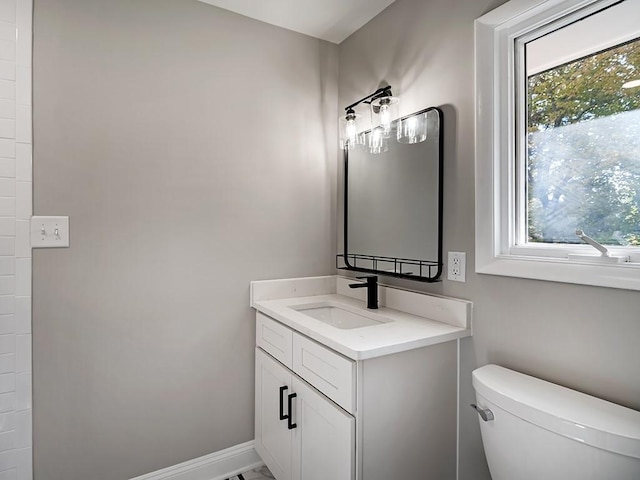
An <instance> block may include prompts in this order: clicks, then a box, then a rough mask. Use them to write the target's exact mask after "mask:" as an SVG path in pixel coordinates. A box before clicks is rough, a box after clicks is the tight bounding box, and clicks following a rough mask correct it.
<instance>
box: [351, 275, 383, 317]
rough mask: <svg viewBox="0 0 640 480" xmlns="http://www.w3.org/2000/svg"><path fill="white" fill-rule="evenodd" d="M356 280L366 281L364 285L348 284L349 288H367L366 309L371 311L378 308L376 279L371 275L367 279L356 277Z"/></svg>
mask: <svg viewBox="0 0 640 480" xmlns="http://www.w3.org/2000/svg"><path fill="white" fill-rule="evenodd" d="M356 278H358V279H365V278H366V279H367V282H366V283H350V284H349V288H364V287H367V308H370V309H372V310H374V309H377V308H378V277H376V276H375V275H371V276H368V277H356Z"/></svg>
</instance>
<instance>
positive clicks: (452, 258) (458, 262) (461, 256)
mask: <svg viewBox="0 0 640 480" xmlns="http://www.w3.org/2000/svg"><path fill="white" fill-rule="evenodd" d="M466 264H467V254H466V253H464V252H449V262H448V263H447V278H448V279H449V280H453V281H454V282H465V281H466V274H467V268H466Z"/></svg>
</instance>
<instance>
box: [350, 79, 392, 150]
mask: <svg viewBox="0 0 640 480" xmlns="http://www.w3.org/2000/svg"><path fill="white" fill-rule="evenodd" d="M361 103H366V104H369V105H371V117H372V129H371V134H370V135H369V149H370V151H371V153H382V152H386V151H387V150H388V149H389V146H388V145H387V144H386V142H387V139H388V138H389V137H390V134H391V128H392V121H393V119H394V118H395V115H394V114H393V110H392V106H394V105H397V103H398V99H397V98H396V97H394V96H393V95H392V93H391V86H390V85H388V86H386V87H381V88H379V89H378V90H376V91H375V92H373V93H370V94H369V95H367V96H366V97H364V98H361V99H360V100H358V101H357V102H354V103H352V104H351V105H349V106H347V107H345V115H344V116H343V117H340V147H341V148H343V149H345V148H346V149H351V148H353V147H355V146H359V145H364V144H365V133H364V131H363V130H364V128H363V126H362V125H361V120H362V116H361V115H359V114H357V113H356V112H355V110H354V108H355V107H357V106H358V105H360V104H361Z"/></svg>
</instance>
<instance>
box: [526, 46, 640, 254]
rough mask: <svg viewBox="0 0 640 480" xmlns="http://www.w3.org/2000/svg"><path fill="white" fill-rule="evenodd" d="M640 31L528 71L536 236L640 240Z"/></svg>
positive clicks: (531, 208)
mask: <svg viewBox="0 0 640 480" xmlns="http://www.w3.org/2000/svg"><path fill="white" fill-rule="evenodd" d="M637 79H640V39H636V40H635V41H633V42H629V43H627V44H624V45H621V46H618V47H616V48H613V49H610V50H607V51H604V52H600V53H597V54H595V55H591V56H588V57H585V58H582V59H579V60H576V61H573V62H571V63H567V64H564V65H560V66H558V67H555V68H552V69H550V70H547V71H544V72H541V73H538V74H535V75H531V76H529V78H528V91H527V109H528V145H527V147H528V157H527V172H526V173H527V199H528V208H527V218H528V236H529V241H530V242H545V243H579V242H580V240H579V239H578V238H577V237H576V235H575V230H576V229H582V230H584V231H585V232H587V233H588V234H589V235H590V236H592V237H594V238H595V239H596V240H598V241H600V242H601V243H604V244H606V245H636V246H638V245H640V87H636V88H629V89H624V88H622V85H623V84H625V83H626V82H629V81H632V80H637Z"/></svg>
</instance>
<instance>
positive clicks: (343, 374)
mask: <svg viewBox="0 0 640 480" xmlns="http://www.w3.org/2000/svg"><path fill="white" fill-rule="evenodd" d="M293 371H294V372H296V373H297V374H298V375H300V376H301V377H302V378H304V379H305V380H306V381H307V382H308V383H310V384H311V385H313V386H314V387H316V388H317V389H318V390H320V391H321V392H322V393H324V394H325V395H326V396H327V397H329V398H330V399H331V400H333V401H334V402H336V403H337V404H338V405H340V406H341V407H342V408H344V409H345V410H347V411H348V412H350V413H354V412H355V407H356V389H355V386H356V385H355V383H356V364H355V362H353V361H351V360H349V359H347V358H345V357H343V356H342V355H340V354H338V353H336V352H334V351H333V350H330V349H328V348H326V347H323V346H322V345H320V344H319V343H316V342H314V341H313V340H310V339H308V338H307V337H304V336H302V335H299V334H298V333H295V332H293Z"/></svg>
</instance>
